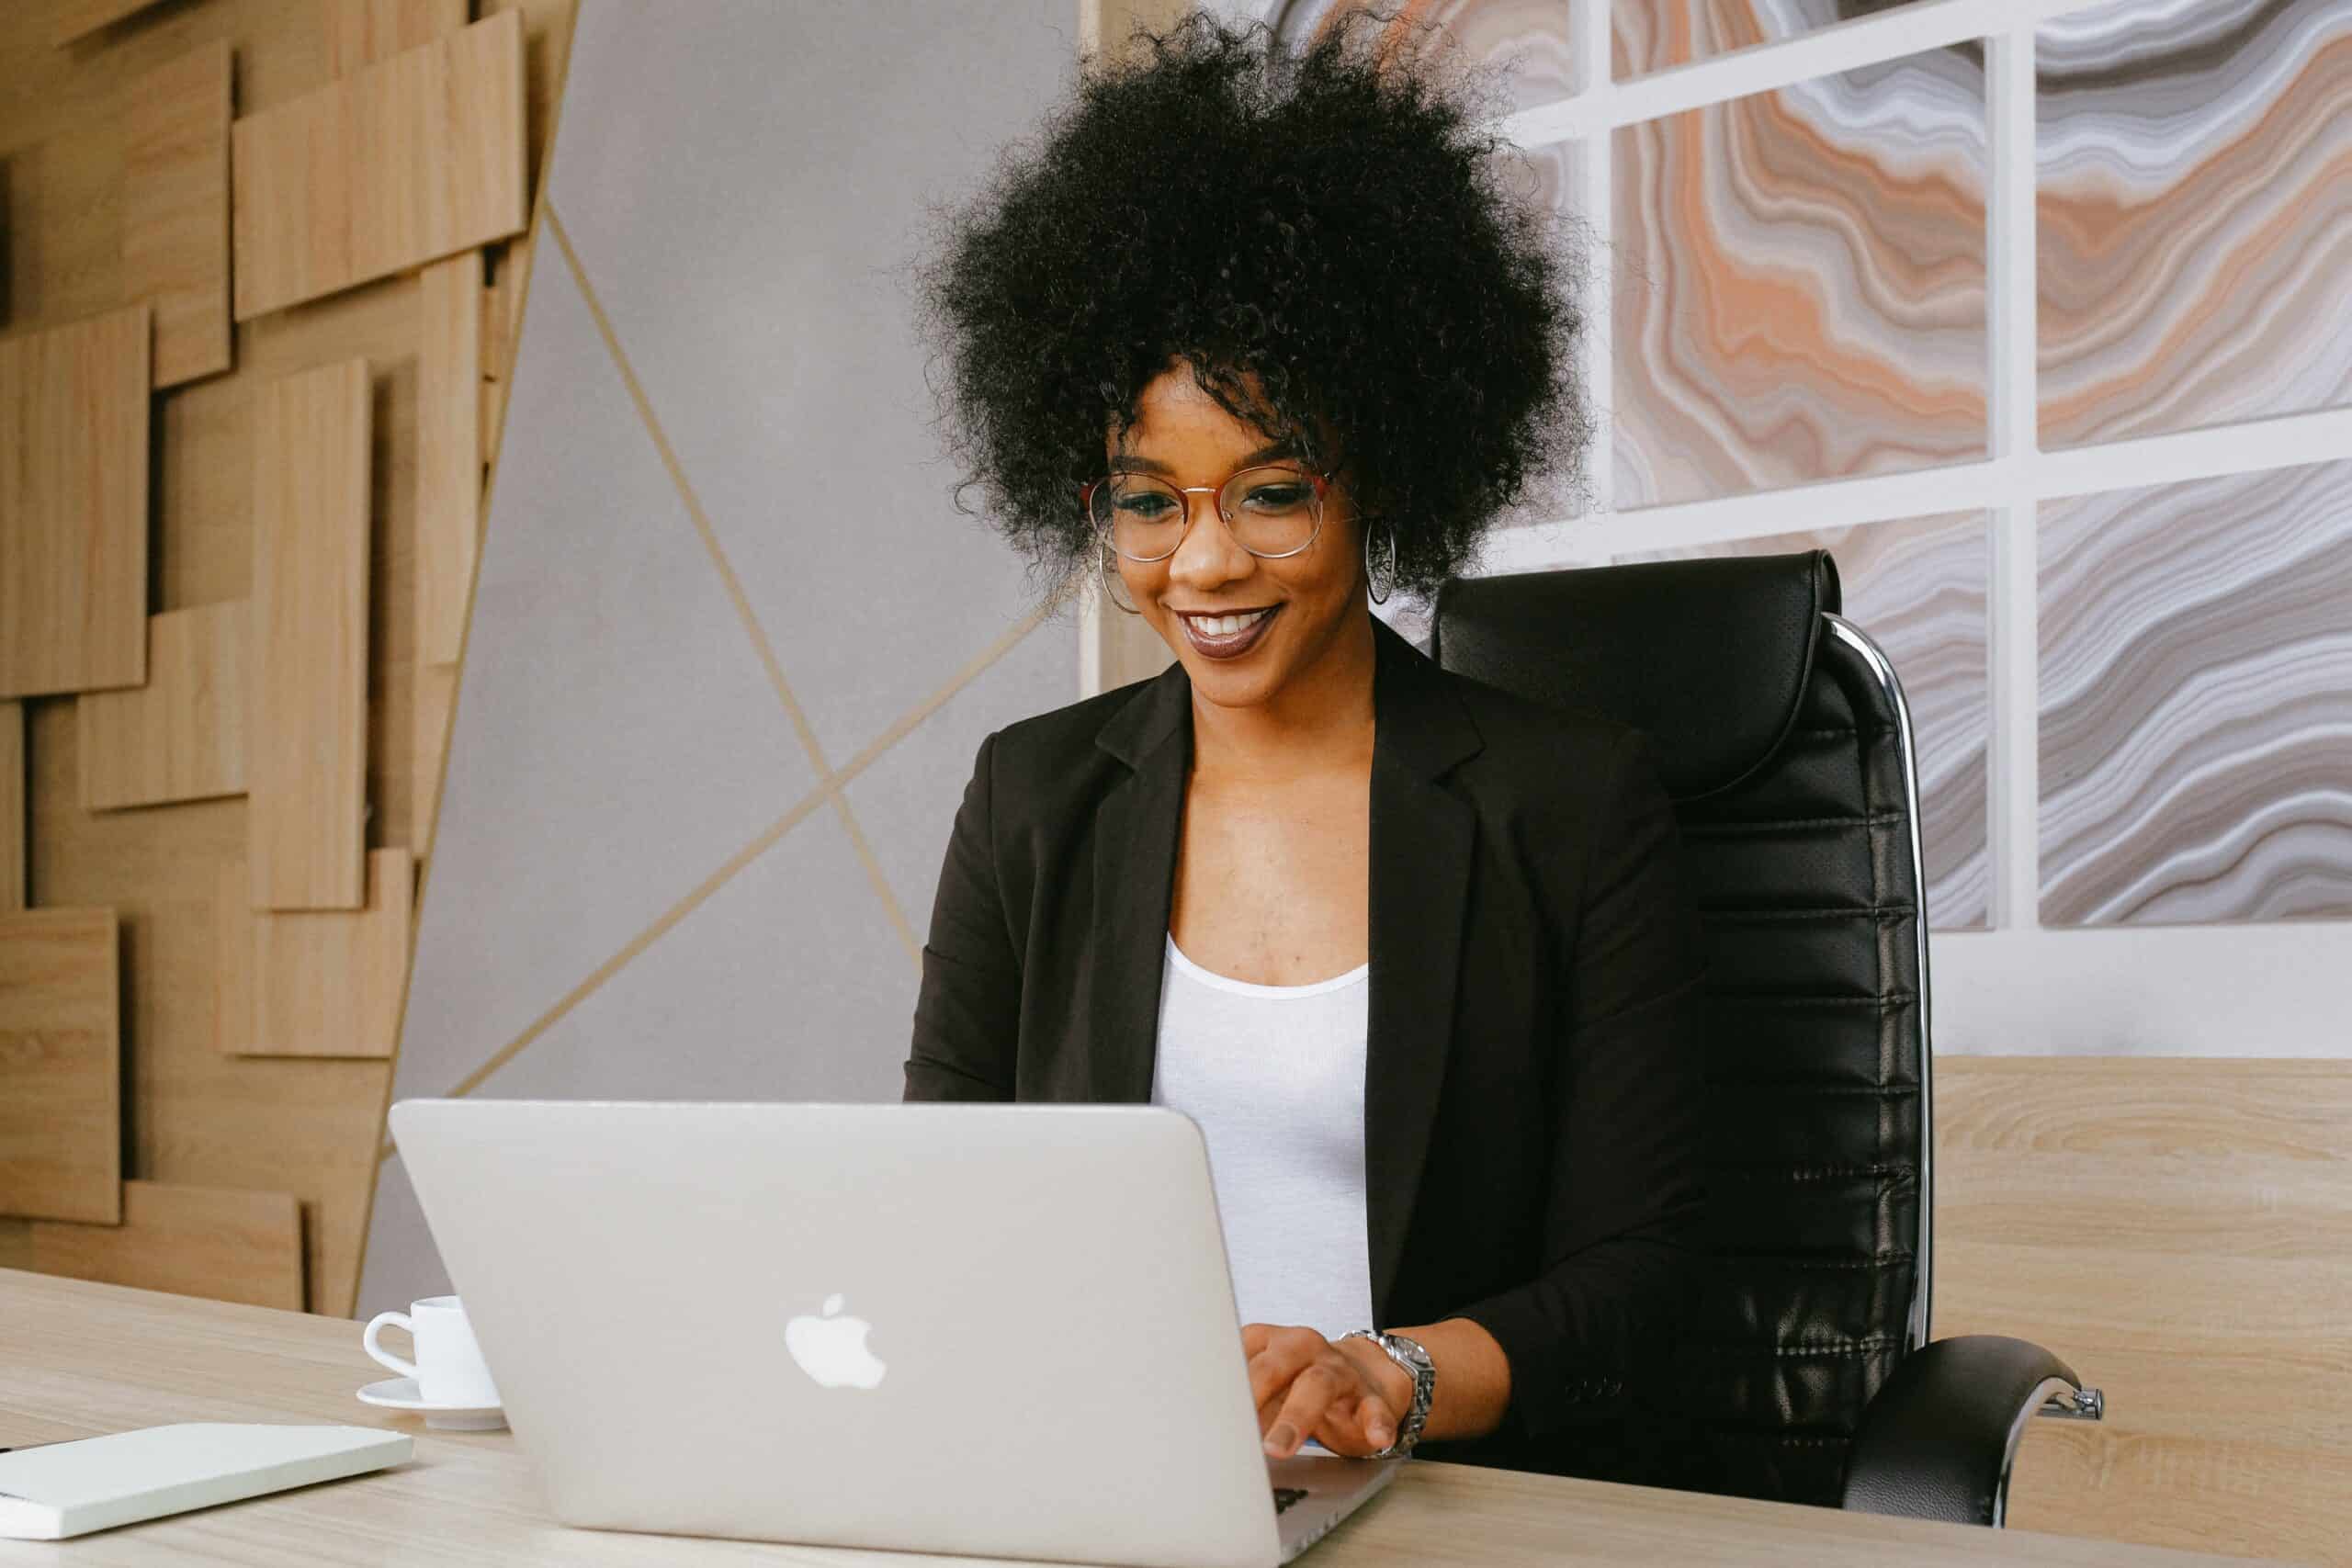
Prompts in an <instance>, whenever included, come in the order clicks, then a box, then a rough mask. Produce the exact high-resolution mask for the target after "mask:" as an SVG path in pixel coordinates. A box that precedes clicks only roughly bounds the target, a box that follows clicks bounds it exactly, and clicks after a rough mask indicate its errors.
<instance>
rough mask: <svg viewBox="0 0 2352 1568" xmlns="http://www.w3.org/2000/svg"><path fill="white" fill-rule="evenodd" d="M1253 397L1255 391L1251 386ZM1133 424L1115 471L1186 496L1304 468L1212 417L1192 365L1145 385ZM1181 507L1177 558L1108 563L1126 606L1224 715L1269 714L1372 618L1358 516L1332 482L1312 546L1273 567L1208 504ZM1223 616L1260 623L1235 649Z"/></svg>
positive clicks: (1202, 500)
mask: <svg viewBox="0 0 2352 1568" xmlns="http://www.w3.org/2000/svg"><path fill="white" fill-rule="evenodd" d="M1249 390H1250V392H1251V393H1252V394H1255V393H1256V392H1257V391H1258V388H1257V385H1256V384H1255V383H1254V381H1253V382H1251V383H1250V385H1249ZM1136 413H1137V415H1138V416H1139V417H1138V419H1137V421H1136V423H1134V424H1132V425H1130V426H1129V427H1128V428H1127V431H1126V433H1125V437H1124V439H1123V441H1122V442H1121V443H1119V444H1118V445H1115V446H1109V447H1108V453H1109V457H1110V461H1111V464H1112V466H1113V467H1114V468H1132V469H1136V470H1138V471H1141V472H1144V473H1149V474H1154V475H1157V476H1159V477H1160V478H1163V479H1167V480H1168V481H1169V482H1170V483H1171V484H1175V485H1180V486H1188V485H1221V484H1223V483H1224V482H1225V480H1226V479H1227V478H1228V477H1230V476H1231V475H1232V474H1234V473H1235V472H1236V471H1238V470H1239V469H1242V468H1254V467H1257V466H1259V465H1261V464H1275V465H1283V466H1288V467H1291V468H1297V469H1299V470H1301V471H1305V470H1306V468H1307V467H1308V465H1307V463H1306V460H1305V459H1304V458H1302V457H1299V456H1297V455H1296V453H1295V450H1293V449H1291V448H1288V447H1284V448H1283V449H1282V450H1280V451H1275V452H1270V450H1269V448H1270V446H1272V443H1270V442H1269V441H1268V439H1267V437H1266V434H1265V433H1264V432H1262V431H1261V430H1259V429H1257V428H1256V427H1255V426H1253V425H1250V424H1249V423H1245V422H1243V421H1241V420H1238V419H1236V418H1235V417H1234V416H1233V415H1231V414H1229V413H1227V412H1225V410H1224V409H1222V408H1220V407H1218V406H1217V403H1216V400H1215V399H1213V398H1211V397H1210V396H1209V395H1208V393H1206V392H1205V391H1204V390H1202V389H1201V387H1200V384H1199V382H1197V381H1196V380H1195V379H1194V378H1193V371H1192V368H1191V367H1190V366H1188V365H1184V364H1182V363H1179V364H1178V365H1177V366H1175V367H1173V368H1171V369H1170V370H1168V371H1166V372H1164V373H1162V374H1161V375H1159V377H1157V378H1154V379H1153V380H1151V381H1150V382H1148V383H1147V384H1146V386H1145V387H1144V389H1143V391H1142V392H1141V394H1140V395H1139V396H1138V397H1137V399H1136ZM1329 449H1330V448H1329V446H1328V445H1327V446H1326V447H1325V450H1327V451H1329ZM1184 499H1185V501H1186V502H1189V503H1190V506H1191V511H1190V513H1189V514H1188V515H1189V517H1190V520H1191V526H1190V527H1188V528H1187V529H1186V530H1185V532H1184V536H1183V541H1182V543H1181V544H1179V545H1178V546H1177V547H1176V553H1175V554H1174V555H1172V556H1170V557H1169V558H1167V559H1165V560H1156V561H1137V560H1130V559H1128V558H1126V557H1125V556H1115V557H1114V559H1115V560H1116V561H1117V563H1118V569H1119V577H1120V580H1121V581H1122V582H1123V583H1124V584H1125V592H1126V594H1127V597H1128V599H1129V600H1130V602H1131V603H1133V604H1134V605H1135V606H1136V609H1137V610H1138V611H1140V612H1141V613H1142V614H1143V615H1144V618H1145V619H1147V620H1148V621H1149V622H1150V623H1151V625H1152V626H1153V628H1154V629H1155V630H1157V631H1158V632H1159V635H1160V637H1162V638H1163V639H1164V640H1165V641H1166V642H1167V644H1168V646H1169V647H1170V649H1174V650H1175V654H1176V657H1177V658H1178V659H1180V660H1182V661H1183V664H1184V672H1185V673H1186V674H1187V675H1188V676H1190V677H1191V678H1192V682H1193V692H1194V693H1195V694H1198V695H1199V696H1201V697H1203V698H1205V699H1206V700H1208V701H1210V702H1213V703H1216V704H1217V705H1220V706H1224V707H1248V706H1253V705H1258V704H1261V703H1264V702H1266V701H1267V700H1268V699H1269V698H1271V697H1272V696H1273V695H1274V694H1276V693H1277V692H1279V691H1281V690H1282V689H1283V686H1284V685H1285V684H1287V683H1289V682H1291V681H1292V680H1293V679H1294V678H1295V676H1297V674H1298V673H1299V672H1300V671H1305V670H1308V669H1311V668H1313V667H1315V666H1316V664H1317V661H1319V660H1322V659H1323V658H1324V657H1325V656H1326V655H1327V654H1329V653H1330V652H1331V651H1332V649H1334V648H1335V647H1338V646H1340V637H1341V636H1342V635H1343V634H1344V633H1345V632H1346V631H1348V630H1349V629H1350V628H1351V626H1352V625H1353V623H1354V622H1356V621H1361V620H1364V619H1366V618H1367V617H1368V612H1367V611H1366V609H1365V607H1364V580H1363V544H1362V540H1361V539H1360V537H1359V536H1358V533H1357V527H1358V525H1357V519H1356V514H1355V508H1354V506H1353V504H1352V503H1351V501H1350V499H1349V497H1348V496H1347V494H1346V492H1345V491H1344V490H1343V489H1342V488H1341V486H1340V483H1339V482H1338V481H1336V480H1335V481H1334V482H1333V483H1332V485H1331V486H1330V487H1329V489H1328V490H1327V491H1325V493H1324V499H1323V525H1322V528H1321V529H1320V531H1319V532H1317V535H1316V536H1315V542H1314V543H1313V544H1311V545H1309V546H1308V547H1306V549H1305V550H1303V551H1301V552H1300V553H1298V554H1297V555H1295V556H1285V557H1283V558H1279V559H1268V558H1264V557H1261V556H1253V555H1251V554H1250V552H1249V551H1248V550H1245V549H1243V548H1242V547H1241V546H1240V545H1239V544H1238V543H1237V542H1236V541H1235V539H1234V537H1233V536H1232V534H1231V533H1230V532H1228V531H1227V528H1226V525H1225V519H1224V518H1223V517H1221V516H1219V515H1218V513H1217V508H1216V496H1215V495H1214V494H1196V495H1188V496H1186V497H1185V498H1184ZM1113 613H1114V614H1115V613H1116V612H1113ZM1227 615H1240V616H1255V617H1258V619H1257V623H1256V624H1255V625H1254V626H1250V627H1248V628H1245V629H1244V630H1243V631H1242V632H1241V633H1239V634H1238V637H1237V636H1235V635H1226V636H1218V635H1216V632H1215V631H1214V630H1213V629H1212V628H1213V626H1214V625H1215V623H1216V621H1217V620H1218V618H1219V617H1222V616H1227ZM1228 624H1229V623H1228ZM1354 629H1356V630H1358V631H1363V630H1364V629H1366V628H1363V627H1355V628H1354Z"/></svg>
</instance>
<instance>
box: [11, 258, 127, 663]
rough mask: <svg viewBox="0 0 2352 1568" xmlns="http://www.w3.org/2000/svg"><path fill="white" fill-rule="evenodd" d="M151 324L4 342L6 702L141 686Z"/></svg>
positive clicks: (104, 320) (104, 319) (94, 323)
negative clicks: (62, 693) (7, 698)
mask: <svg viewBox="0 0 2352 1568" xmlns="http://www.w3.org/2000/svg"><path fill="white" fill-rule="evenodd" d="M152 315H153V312H152V311H151V310H150V309H149V308H148V307H147V306H146V305H145V304H143V303H141V304H138V305H133V306H130V307H129V308H128V309H126V310H113V311H109V312H107V314H105V315H100V316H90V317H86V318H85V319H84V320H82V321H74V322H71V323H69V324H67V325H65V326H61V327H51V328H49V329H47V330H46V331H42V332H31V333H19V334H18V335H17V336H15V337H12V338H8V339H6V340H0V697H28V696H38V695H41V694H49V693H57V692H88V691H97V690H101V689H104V688H107V687H114V686H136V685H138V684H140V683H141V682H143V681H145V680H146V678H147V465H148V452H147V393H148V367H149V364H150V356H149V347H150V341H149V340H150V333H151V330H152V329H151V327H150V324H149V323H150V321H151V319H152Z"/></svg>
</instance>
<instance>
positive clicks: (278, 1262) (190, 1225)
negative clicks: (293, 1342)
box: [29, 1181, 302, 1312]
mask: <svg viewBox="0 0 2352 1568" xmlns="http://www.w3.org/2000/svg"><path fill="white" fill-rule="evenodd" d="M29 1229H30V1231H31V1236H30V1251H31V1254H32V1256H31V1259H30V1262H31V1267H32V1269H33V1270H34V1271H35V1272H37V1273H41V1274H58V1275H62V1276H64V1277H65V1278H67V1279H69V1280H97V1281H99V1282H100V1283H102V1284H108V1285H130V1286H134V1287H136V1288H137V1289H139V1290H142V1291H171V1292H176V1293H177V1294H180V1295H184V1296H209V1297H210V1298H211V1299H213V1300H214V1301H221V1302H243V1303H246V1304H247V1305H249V1306H266V1307H279V1308H282V1309H284V1310H285V1311H288V1312H300V1311H301V1310H302V1206H301V1204H300V1202H299V1201H296V1199H295V1197H294V1195H293V1194H292V1193H290V1192H250V1191H247V1190H244V1189H243V1188H237V1187H182V1186H177V1185H175V1184H172V1183H168V1182H162V1181H126V1182H124V1183H123V1184H122V1224H119V1225H76V1224H64V1223H63V1222H62V1221H57V1220H36V1221H34V1222H33V1224H32V1225H31V1226H30V1227H29Z"/></svg>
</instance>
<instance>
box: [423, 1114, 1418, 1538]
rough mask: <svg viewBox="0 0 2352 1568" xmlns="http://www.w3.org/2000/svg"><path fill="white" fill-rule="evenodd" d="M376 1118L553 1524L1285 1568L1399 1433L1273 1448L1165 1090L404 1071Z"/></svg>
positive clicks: (1197, 1161) (1359, 1495)
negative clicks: (429, 1081)
mask: <svg viewBox="0 0 2352 1568" xmlns="http://www.w3.org/2000/svg"><path fill="white" fill-rule="evenodd" d="M391 1126H392V1134H393V1136H394V1138H395V1139H396V1140H397V1141H398V1143H399V1145H400V1153H401V1159H402V1161H403V1162H405V1164H406V1165H407V1168H408V1171H409V1174H410V1176H411V1177H412V1179H413V1180H414V1183H415V1187H416V1193H417V1197H418V1198H419V1200H420V1201H422V1202H423V1204H424V1216H425V1220H426V1223H427V1224H429V1225H430V1226H431V1228H432V1232H433V1239H434V1241H435V1244H436V1245H437V1246H438V1247H439V1248H440V1251H441V1257H442V1260H443V1261H444V1262H445V1263H446V1264H447V1266H448V1269H449V1275H450V1279H451V1280H452V1282H453V1283H454V1285H455V1286H456V1289H457V1292H458V1295H459V1296H460V1297H462V1298H463V1300H464V1302H465V1303H466V1310H467V1314H468V1316H469V1318H470V1319H471V1321H472V1323H473V1325H474V1330H475V1333H476V1335H477V1336H478V1337H480V1339H481V1346H482V1351H483V1354H484V1355H485V1356H486V1357H487V1358H488V1359H489V1362H490V1369H491V1375H492V1378H493V1379H494V1380H495V1381H496V1382H497V1383H498V1388H499V1393H500V1394H501V1396H502V1397H503V1400H504V1402H505V1407H506V1414H507V1419H508V1422H509V1424H510V1425H512V1427H514V1429H515V1438H516V1440H517V1441H518V1442H519V1443H520V1445H521V1446H522V1448H523V1450H525V1451H526V1453H527V1454H529V1455H530V1456H531V1457H532V1459H533V1460H534V1461H536V1463H537V1468H538V1471H539V1473H540V1476H541V1478H542V1480H543V1482H544V1483H545V1486H546V1489H547V1494H548V1501H549V1502H550V1504H551V1505H552V1506H553V1508H554V1511H555V1515H556V1517H558V1518H560V1519H561V1520H562V1521H563V1522H565V1523H566V1524H572V1525H585V1526H592V1527H596V1528H601V1529H631V1530H657V1531H662V1532H667V1533H673V1534H684V1535H706V1536H725V1537H737V1538H742V1539H749V1540H779V1541H797V1542H807V1543H811V1544H826V1545H836V1546H860V1547H887V1548H895V1549H899V1550H903V1551H943V1552H967V1553H975V1554H983V1555H989V1556H1009V1557H1037V1558H1050V1559H1055V1560H1059V1561H1069V1562H1114V1563H1137V1564H1143V1563H1152V1564H1169V1565H1174V1568H1192V1565H1195V1564H1197V1565H1200V1568H1212V1565H1214V1568H1227V1565H1231V1568H1271V1565H1272V1564H1274V1563H1279V1562H1288V1561H1289V1560H1290V1559H1291V1558H1293V1557H1295V1556H1296V1555H1297V1554H1298V1553H1299V1552H1301V1551H1305V1550H1306V1548H1307V1547H1308V1546H1309V1545H1310V1544H1312V1543H1313V1542H1314V1541H1315V1540H1317V1538H1319V1537H1320V1536H1322V1534H1323V1533H1324V1532H1325V1531H1327V1530H1329V1529H1330V1528H1331V1527H1332V1526H1333V1525H1334V1524H1336V1523H1338V1522H1339V1520H1340V1518H1341V1517H1344V1516H1345V1515H1347V1514H1348V1513H1350V1512H1351V1511H1352V1510H1353V1509H1354V1508H1355V1507H1356V1506H1358V1505H1360V1504H1362V1503H1363V1502H1364V1501H1365V1500H1366V1499H1367V1498H1369V1497H1370V1496H1371V1495H1373V1494H1374V1492H1376V1491H1378V1490H1379V1489H1380V1487H1381V1486H1382V1485H1384V1484H1385V1483H1386V1482H1387V1481H1388V1480H1389V1479H1390V1477H1391V1476H1393V1475H1394V1474H1395V1472H1396V1467H1397V1463H1398V1462H1400V1461H1393V1460H1391V1461H1367V1460H1351V1459H1342V1458H1340V1457H1337V1456H1334V1455H1329V1454H1322V1453H1303V1454H1301V1455H1299V1456H1298V1457H1296V1458H1294V1459H1288V1460H1280V1461H1269V1460H1268V1459H1267V1457H1266V1454H1265V1450H1263V1448H1262V1447H1261V1444H1260V1439H1259V1435H1258V1422H1257V1414H1256V1410H1255V1407H1254V1406H1253V1405H1252V1404H1251V1402H1250V1386H1249V1376H1248V1371H1247V1369H1246V1365H1245V1357H1244V1355H1243V1352H1242V1348H1241V1326H1240V1323H1239V1321H1238V1318H1237V1316H1236V1313H1235V1307H1234V1298H1233V1287H1232V1283H1231V1280H1230V1279H1229V1278H1228V1276H1227V1269H1226V1258H1225V1246H1224V1239H1223V1236H1222V1235H1221V1234H1220V1232H1219V1229H1218V1225H1217V1214H1216V1202H1215V1200H1214V1198H1213V1196H1212V1193H1211V1190H1210V1185H1209V1169H1208V1157H1207V1152H1206V1149H1205V1147H1204V1145H1203V1142H1202V1139H1201V1135H1200V1130H1199V1129H1198V1128H1197V1127H1196V1126H1195V1125H1194V1124H1193V1122H1192V1121H1191V1119H1190V1118H1188V1117H1186V1116H1184V1115H1182V1113H1181V1112H1178V1111H1170V1110H1166V1109H1163V1108H1159V1107H1154V1106H1143V1105H1132V1106H1131V1105H1117V1106H1109V1105H1105V1106H1065V1105H935V1104H924V1105H811V1104H780V1105H741V1104H691V1103H614V1102H598V1101H580V1100H572V1101H541V1100H403V1101H401V1103H399V1104H397V1105H395V1106H393V1107H392V1111H391Z"/></svg>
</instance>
